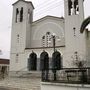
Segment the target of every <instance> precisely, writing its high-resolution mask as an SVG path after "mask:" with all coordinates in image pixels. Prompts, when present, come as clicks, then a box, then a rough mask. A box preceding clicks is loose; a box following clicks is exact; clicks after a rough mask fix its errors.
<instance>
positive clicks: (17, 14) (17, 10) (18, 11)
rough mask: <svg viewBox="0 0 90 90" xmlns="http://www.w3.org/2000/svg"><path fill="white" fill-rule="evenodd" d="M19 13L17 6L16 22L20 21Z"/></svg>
mask: <svg viewBox="0 0 90 90" xmlns="http://www.w3.org/2000/svg"><path fill="white" fill-rule="evenodd" d="M18 15H19V10H18V8H16V19H15V22H16V23H17V21H18Z"/></svg>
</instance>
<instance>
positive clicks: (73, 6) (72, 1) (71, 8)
mask: <svg viewBox="0 0 90 90" xmlns="http://www.w3.org/2000/svg"><path fill="white" fill-rule="evenodd" d="M68 14H69V15H73V14H79V5H78V0H68Z"/></svg>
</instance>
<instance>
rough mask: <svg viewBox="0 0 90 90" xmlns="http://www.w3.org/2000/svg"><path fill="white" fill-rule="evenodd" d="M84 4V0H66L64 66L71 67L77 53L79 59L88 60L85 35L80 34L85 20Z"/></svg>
mask: <svg viewBox="0 0 90 90" xmlns="http://www.w3.org/2000/svg"><path fill="white" fill-rule="evenodd" d="M83 2H84V0H64V8H65V42H66V43H65V46H66V51H65V57H64V58H65V61H64V64H65V65H67V66H70V65H71V67H72V66H73V65H72V62H73V60H74V59H73V58H72V57H74V56H73V55H74V54H75V52H77V53H78V54H79V57H82V58H84V59H85V58H86V41H85V33H83V34H80V26H81V23H82V21H83V20H84V8H83ZM65 62H67V64H66V63H65Z"/></svg>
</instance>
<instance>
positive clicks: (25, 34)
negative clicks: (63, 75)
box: [10, 0, 90, 71]
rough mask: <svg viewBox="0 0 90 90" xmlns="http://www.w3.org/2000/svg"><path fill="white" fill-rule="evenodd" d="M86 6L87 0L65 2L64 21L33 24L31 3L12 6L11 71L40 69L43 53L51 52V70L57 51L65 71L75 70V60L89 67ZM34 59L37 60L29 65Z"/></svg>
mask: <svg viewBox="0 0 90 90" xmlns="http://www.w3.org/2000/svg"><path fill="white" fill-rule="evenodd" d="M83 3H84V0H64V9H65V10H64V16H65V17H64V18H63V17H55V16H45V17H43V18H41V19H39V20H37V21H33V10H34V6H33V4H32V2H31V1H25V0H18V1H16V2H15V3H14V4H13V18H12V33H11V56H10V71H19V70H23V71H29V70H31V69H32V70H36V71H37V70H40V55H41V53H42V52H43V51H45V52H47V53H48V56H49V64H50V65H49V66H50V67H51V61H52V54H53V52H54V49H55V51H58V52H59V53H60V54H61V58H62V65H61V66H62V67H63V68H70V67H76V66H75V64H74V62H75V60H80V61H85V62H86V65H87V67H88V66H90V58H89V57H90V56H89V52H90V46H89V45H90V44H89V42H90V37H89V31H85V32H84V33H83V34H81V33H80V26H81V24H82V22H83V20H84V7H83ZM58 12H59V10H58ZM53 36H55V38H54V39H55V43H54V42H53ZM54 46H55V47H54ZM32 54H33V55H34V56H32ZM31 57H34V59H33V61H32V63H31V64H30V58H31ZM30 65H32V66H30ZM29 67H30V68H29Z"/></svg>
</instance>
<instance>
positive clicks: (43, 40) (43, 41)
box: [42, 36, 45, 47]
mask: <svg viewBox="0 0 90 90" xmlns="http://www.w3.org/2000/svg"><path fill="white" fill-rule="evenodd" d="M42 47H45V36H43V37H42Z"/></svg>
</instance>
